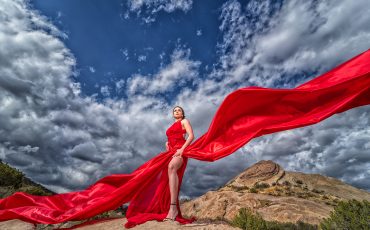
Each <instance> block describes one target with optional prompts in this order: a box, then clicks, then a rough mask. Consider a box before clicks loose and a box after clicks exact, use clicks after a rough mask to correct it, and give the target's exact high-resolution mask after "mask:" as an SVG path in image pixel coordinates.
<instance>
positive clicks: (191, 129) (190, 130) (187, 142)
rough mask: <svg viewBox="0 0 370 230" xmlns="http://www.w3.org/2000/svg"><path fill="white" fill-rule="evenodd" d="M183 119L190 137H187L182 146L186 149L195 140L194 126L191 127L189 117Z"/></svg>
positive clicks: (182, 148)
mask: <svg viewBox="0 0 370 230" xmlns="http://www.w3.org/2000/svg"><path fill="white" fill-rule="evenodd" d="M183 121H184V127H185V129H186V133H187V134H188V138H186V142H185V143H184V145H183V146H182V147H181V150H184V149H185V148H186V147H187V146H188V145H190V143H191V142H192V141H193V140H194V133H193V128H192V127H191V124H190V122H189V121H188V120H187V119H183Z"/></svg>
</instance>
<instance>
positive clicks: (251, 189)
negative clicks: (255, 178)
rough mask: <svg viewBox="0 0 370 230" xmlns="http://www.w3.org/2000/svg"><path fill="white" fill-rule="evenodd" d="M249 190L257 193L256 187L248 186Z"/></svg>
mask: <svg viewBox="0 0 370 230" xmlns="http://www.w3.org/2000/svg"><path fill="white" fill-rule="evenodd" d="M249 192H251V193H257V192H258V191H257V189H256V188H254V187H253V188H250V189H249Z"/></svg>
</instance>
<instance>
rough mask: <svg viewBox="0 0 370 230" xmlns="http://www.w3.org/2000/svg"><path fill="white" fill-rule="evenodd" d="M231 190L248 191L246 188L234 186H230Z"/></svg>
mask: <svg viewBox="0 0 370 230" xmlns="http://www.w3.org/2000/svg"><path fill="white" fill-rule="evenodd" d="M230 187H231V189H232V190H234V191H236V192H239V191H243V190H246V189H248V186H235V185H230Z"/></svg>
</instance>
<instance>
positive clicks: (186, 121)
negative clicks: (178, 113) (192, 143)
mask: <svg viewBox="0 0 370 230" xmlns="http://www.w3.org/2000/svg"><path fill="white" fill-rule="evenodd" d="M181 123H182V124H186V123H188V124H190V121H189V120H188V119H186V118H184V119H182V120H181Z"/></svg>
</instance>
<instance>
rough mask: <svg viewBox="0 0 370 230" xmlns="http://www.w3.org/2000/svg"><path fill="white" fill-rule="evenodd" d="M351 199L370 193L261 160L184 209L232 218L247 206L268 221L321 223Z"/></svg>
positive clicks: (186, 212)
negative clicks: (343, 201) (342, 201)
mask: <svg viewBox="0 0 370 230" xmlns="http://www.w3.org/2000/svg"><path fill="white" fill-rule="evenodd" d="M349 199H356V200H363V199H365V200H368V201H370V193H369V192H367V191H364V190H361V189H358V188H355V187H352V186H350V185H348V184H345V183H343V182H342V181H340V180H338V179H335V178H331V177H325V176H322V175H319V174H304V173H300V172H289V171H285V170H284V169H283V168H282V167H281V166H280V165H278V164H276V163H274V162H273V161H260V162H258V163H256V164H254V165H252V166H251V167H249V168H247V169H246V170H245V171H244V172H242V173H240V174H239V175H238V176H236V177H235V178H233V179H232V180H230V181H229V182H228V183H226V185H225V186H223V187H221V188H219V189H218V190H217V191H208V192H207V193H206V194H204V195H202V196H200V197H198V198H196V199H194V200H191V201H187V202H185V203H183V204H182V206H181V210H182V212H183V213H184V215H185V216H196V217H198V218H203V219H210V220H227V221H231V220H232V218H233V217H234V216H235V215H236V214H237V213H238V210H239V209H240V208H244V207H245V208H251V209H252V210H254V211H255V212H257V213H259V214H261V216H262V217H263V218H264V219H265V220H268V221H278V222H293V223H296V222H298V221H301V222H305V223H309V224H319V222H320V221H321V220H322V218H324V217H328V216H329V214H330V211H332V210H333V208H334V206H335V205H336V204H337V203H338V202H339V201H340V200H349Z"/></svg>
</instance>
